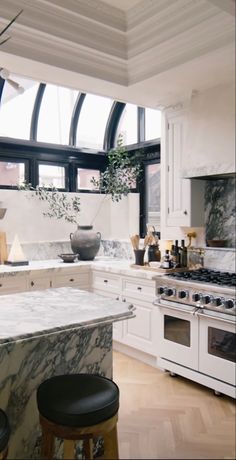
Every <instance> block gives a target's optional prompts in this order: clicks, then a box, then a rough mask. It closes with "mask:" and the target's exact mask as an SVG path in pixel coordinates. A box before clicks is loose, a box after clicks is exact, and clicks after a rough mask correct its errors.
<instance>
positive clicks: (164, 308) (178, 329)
mask: <svg viewBox="0 0 236 460" xmlns="http://www.w3.org/2000/svg"><path fill="white" fill-rule="evenodd" d="M154 304H155V305H156V306H157V310H158V313H157V316H158V320H157V321H158V329H157V330H158V335H159V337H158V350H157V354H158V356H159V357H160V358H163V359H166V360H168V361H172V362H174V363H177V364H181V365H182V366H186V367H189V368H191V369H197V368H198V319H197V317H196V316H195V315H194V313H195V310H196V309H195V308H194V307H191V306H187V305H182V304H179V303H177V302H169V301H166V300H163V299H159V300H158V301H155V302H154Z"/></svg>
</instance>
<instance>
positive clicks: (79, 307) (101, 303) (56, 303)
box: [0, 287, 134, 345]
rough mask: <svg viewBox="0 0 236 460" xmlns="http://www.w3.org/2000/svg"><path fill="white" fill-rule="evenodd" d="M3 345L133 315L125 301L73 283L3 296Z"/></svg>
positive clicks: (0, 333)
mask: <svg viewBox="0 0 236 460" xmlns="http://www.w3.org/2000/svg"><path fill="white" fill-rule="evenodd" d="M0 312H1V329H0V345H1V344H3V343H6V342H8V343H9V342H13V341H16V340H20V339H29V338H30V337H38V336H41V335H46V334H51V333H53V332H57V331H60V330H70V329H73V328H78V327H82V326H83V327H88V326H91V327H95V326H96V325H98V324H104V323H109V322H110V323H112V322H114V321H119V320H122V319H125V318H131V317H132V316H134V313H133V309H132V308H129V305H127V304H125V303H124V302H118V301H117V300H113V299H109V298H106V297H102V296H101V295H96V294H93V293H91V292H87V291H82V290H80V289H75V288H71V287H62V288H56V289H46V290H44V291H34V292H23V293H17V294H8V295H2V296H0Z"/></svg>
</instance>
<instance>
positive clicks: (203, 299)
mask: <svg viewBox="0 0 236 460" xmlns="http://www.w3.org/2000/svg"><path fill="white" fill-rule="evenodd" d="M201 300H202V303H204V304H207V303H210V301H211V297H210V296H209V295H203V296H202V299H201Z"/></svg>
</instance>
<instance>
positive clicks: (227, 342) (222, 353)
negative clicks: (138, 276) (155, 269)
mask: <svg viewBox="0 0 236 460" xmlns="http://www.w3.org/2000/svg"><path fill="white" fill-rule="evenodd" d="M235 287H236V275H235V273H232V272H224V271H217V270H210V269H207V268H200V269H198V270H190V271H188V270H186V271H183V272H173V273H170V274H166V275H164V276H161V277H158V278H157V294H158V295H157V299H156V300H155V301H154V305H155V306H156V307H157V308H156V321H157V327H158V358H157V362H158V365H159V366H160V367H161V368H163V369H165V370H167V371H169V372H170V374H171V375H175V374H177V375H178V374H179V375H182V376H183V377H187V378H188V379H192V380H194V381H196V382H198V383H201V384H202V385H206V386H208V387H210V388H212V389H213V390H214V391H215V393H216V394H219V393H224V394H226V395H228V396H230V397H233V398H236V367H235V361H236V302H235Z"/></svg>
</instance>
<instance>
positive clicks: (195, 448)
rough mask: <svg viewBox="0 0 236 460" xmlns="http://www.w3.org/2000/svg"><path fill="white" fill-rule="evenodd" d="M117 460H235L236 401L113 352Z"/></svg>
mask: <svg viewBox="0 0 236 460" xmlns="http://www.w3.org/2000/svg"><path fill="white" fill-rule="evenodd" d="M113 378H114V380H115V382H117V384H118V385H119V387H120V393H121V400H120V401H121V402H120V410H119V422H118V435H119V448H120V458H121V459H235V455H236V453H235V428H236V427H235V425H236V419H235V401H234V400H233V399H231V398H229V397H227V396H220V397H218V396H215V395H214V392H213V391H212V390H210V389H209V388H206V387H203V386H201V385H199V384H197V383H194V382H191V381H189V380H187V379H184V378H181V377H170V375H169V374H168V373H166V372H163V371H161V370H159V369H155V368H153V367H151V366H148V365H146V364H144V363H142V362H140V361H137V360H135V359H133V358H130V357H128V356H126V355H123V354H121V353H118V352H114V375H113Z"/></svg>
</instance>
